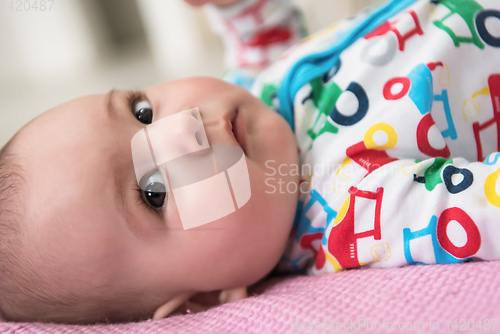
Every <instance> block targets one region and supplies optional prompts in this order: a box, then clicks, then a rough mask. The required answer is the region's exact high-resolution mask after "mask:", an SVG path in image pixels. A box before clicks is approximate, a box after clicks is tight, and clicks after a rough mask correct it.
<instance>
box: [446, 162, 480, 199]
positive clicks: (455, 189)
mask: <svg viewBox="0 0 500 334" xmlns="http://www.w3.org/2000/svg"><path fill="white" fill-rule="evenodd" d="M457 174H462V176H463V177H464V178H463V180H462V181H461V182H460V183H459V184H457V185H455V184H453V182H452V178H453V175H457ZM443 181H444V184H445V185H446V189H448V192H449V193H450V194H458V193H460V192H462V191H464V190H466V189H467V188H469V187H470V186H471V185H472V183H473V182H474V176H473V174H472V172H471V171H470V170H468V169H467V168H457V167H455V166H453V165H448V166H446V168H445V169H444V170H443Z"/></svg>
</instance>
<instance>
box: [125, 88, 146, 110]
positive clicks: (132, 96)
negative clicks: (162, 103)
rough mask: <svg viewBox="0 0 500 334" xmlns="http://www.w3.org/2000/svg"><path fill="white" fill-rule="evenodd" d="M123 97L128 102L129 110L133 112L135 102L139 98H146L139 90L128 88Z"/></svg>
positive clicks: (139, 99) (138, 100)
mask: <svg viewBox="0 0 500 334" xmlns="http://www.w3.org/2000/svg"><path fill="white" fill-rule="evenodd" d="M126 94H127V95H125V99H126V101H127V102H128V105H129V108H130V110H132V112H134V106H135V104H136V103H137V102H140V101H141V100H146V97H145V96H144V94H143V93H142V92H141V91H138V90H129V91H127V92H126Z"/></svg>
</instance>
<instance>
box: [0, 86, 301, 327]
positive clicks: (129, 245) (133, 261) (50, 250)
mask: <svg viewBox="0 0 500 334" xmlns="http://www.w3.org/2000/svg"><path fill="white" fill-rule="evenodd" d="M148 104H149V105H150V106H151V109H152V112H153V114H152V119H151V118H150V117H149V116H150V115H148V112H147V110H142V111H141V112H139V113H135V111H136V110H135V109H137V108H138V107H137V106H138V105H139V109H140V107H141V106H145V105H146V106H149V105H148ZM193 107H198V108H199V110H200V113H201V117H202V120H203V124H204V127H205V131H206V134H207V138H208V140H209V142H210V145H236V146H240V147H241V148H242V149H243V151H244V152H245V155H246V158H247V159H246V160H247V166H248V172H249V176H250V183H251V192H252V195H251V198H250V200H249V201H248V203H246V204H245V205H244V206H243V207H241V208H240V209H238V210H237V211H235V212H234V213H232V214H229V215H227V216H225V217H223V218H220V219H218V220H215V221H213V222H211V223H209V224H206V225H203V226H200V227H197V228H193V229H189V230H184V229H183V228H182V224H181V220H180V217H179V212H178V210H177V207H176V204H175V201H174V198H173V196H166V197H162V196H157V194H154V193H153V194H151V193H149V194H148V195H149V196H146V194H145V193H144V191H141V190H140V189H138V184H137V179H136V175H135V172H134V164H133V158H132V152H131V139H132V137H133V136H134V135H135V134H136V133H137V132H138V131H140V130H141V129H143V128H145V127H146V125H147V124H148V123H150V122H155V121H157V120H158V119H161V118H164V117H167V116H169V115H172V114H174V113H177V112H180V111H183V110H187V109H190V108H193ZM297 159H298V158H297V148H296V146H295V140H294V136H293V134H292V132H291V130H290V128H289V126H288V124H287V123H286V122H285V120H284V119H282V118H281V116H279V115H278V114H276V113H275V112H273V111H272V110H271V109H269V108H268V107H267V106H266V105H265V104H264V103H262V102H261V101H259V100H258V99H256V98H254V97H253V96H252V95H251V94H249V93H248V92H247V91H245V90H243V89H241V88H238V87H236V86H233V85H230V84H227V83H225V82H222V81H220V80H216V79H211V78H202V77H198V78H190V79H183V80H179V81H174V82H169V83H165V84H162V85H159V86H155V87H151V88H147V89H144V90H142V91H140V92H135V93H130V92H122V91H112V92H110V93H108V94H107V95H96V96H88V97H83V98H79V99H76V100H73V101H70V102H68V103H65V104H63V105H60V106H58V107H56V108H54V109H52V110H49V111H47V112H46V113H44V114H42V115H40V116H39V117H37V118H35V119H34V120H33V121H31V122H30V123H29V124H27V125H26V126H25V127H24V128H23V129H22V130H21V131H20V132H19V133H18V134H17V135H16V137H15V138H14V139H13V140H11V142H10V143H9V144H8V145H6V147H4V149H3V151H2V156H1V157H0V199H1V200H0V310H1V312H2V313H3V315H4V317H5V318H6V319H7V320H13V321H36V320H40V321H55V322H71V323H88V322H95V321H127V320H136V319H140V318H146V317H151V315H152V314H153V313H154V312H155V311H156V310H157V308H158V307H160V306H162V305H164V304H165V303H167V302H169V301H170V302H172V303H173V304H172V303H171V305H174V306H180V305H181V304H182V303H183V302H184V301H186V300H187V299H189V298H190V297H191V296H193V295H195V294H198V293H204V292H210V291H217V290H226V289H234V288H238V287H245V286H248V285H251V284H253V283H255V282H256V281H258V280H259V279H261V278H262V277H264V276H265V275H266V274H267V273H269V272H270V271H271V270H272V268H273V267H274V266H275V265H276V263H277V262H278V260H279V258H280V257H281V255H282V252H283V250H284V248H285V245H286V241H287V237H288V234H289V232H290V229H291V226H292V222H293V217H294V214H295V207H296V204H297V194H296V193H280V192H272V191H270V190H272V188H269V187H268V186H266V178H267V177H269V176H268V175H266V173H268V171H269V170H268V169H267V166H266V161H269V160H273V163H274V164H276V165H280V164H284V165H287V166H292V165H294V164H297ZM283 172H284V170H283ZM283 174H284V175H283V176H280V177H281V179H282V181H283V182H287V183H288V182H298V176H294V175H293V173H292V175H290V173H286V172H284V173H283ZM138 190H139V191H138Z"/></svg>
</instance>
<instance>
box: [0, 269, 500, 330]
mask: <svg viewBox="0 0 500 334" xmlns="http://www.w3.org/2000/svg"><path fill="white" fill-rule="evenodd" d="M259 289H260V292H261V294H259V295H257V296H254V297H250V298H247V299H244V300H241V301H238V302H235V303H231V304H226V305H223V306H220V307H217V308H213V309H211V310H209V311H207V312H204V313H198V314H193V315H186V316H177V317H173V318H169V319H164V320H161V321H147V322H142V323H133V324H126V325H108V326H64V325H49V324H37V323H35V324H11V323H0V333H23V334H29V333H61V334H62V333H64V334H70V333H71V334H73V333H103V334H110V333H296V332H323V331H321V330H319V329H317V330H316V331H304V330H302V331H294V330H293V329H292V324H298V325H297V326H300V323H297V322H294V323H292V321H293V319H297V321H298V322H314V321H317V322H323V321H324V320H325V319H326V320H328V321H329V322H331V321H332V320H333V322H334V323H337V322H343V323H345V322H349V325H348V326H350V321H351V319H352V320H353V322H357V321H358V319H363V320H368V321H370V322H372V323H374V325H375V322H380V323H381V322H382V321H384V322H385V323H386V326H387V325H388V324H387V323H388V322H391V323H392V324H393V325H394V326H396V327H397V326H398V325H399V323H400V322H403V323H404V325H405V326H407V325H408V324H407V323H410V322H411V323H412V324H413V322H423V323H424V326H425V327H424V328H423V330H414V331H407V332H413V333H427V332H429V322H431V321H432V322H434V323H435V322H437V321H438V320H439V331H435V332H436V333H453V332H455V330H453V328H452V327H451V325H452V324H453V320H454V319H458V320H459V321H460V319H465V320H466V321H468V320H469V319H473V321H474V323H475V325H476V324H478V321H479V320H482V324H483V323H484V320H485V319H490V322H491V324H493V323H494V321H493V320H491V319H500V261H494V262H472V263H460V264H451V265H433V266H423V265H416V266H408V267H404V268H390V269H356V270H349V271H343V272H340V273H336V274H327V275H319V276H307V277H306V276H299V277H291V278H286V279H274V280H271V281H270V282H268V283H266V284H265V285H264V286H262V287H261V288H259ZM447 319H448V320H449V321H450V322H449V326H450V328H449V330H447V326H446V320H447ZM458 323H459V322H458ZM305 326H306V324H303V325H302V328H303V329H304V328H305ZM492 326H493V325H491V328H490V330H488V331H486V330H485V329H483V330H482V331H480V330H479V329H478V328H474V329H473V330H467V333H474V332H480V333H484V332H486V333H498V332H500V323H497V324H496V328H495V330H494V329H493V328H492ZM318 328H319V327H318ZM347 329H348V330H349V327H347ZM325 332H328V331H325ZM352 332H361V333H362V332H374V330H373V329H372V330H371V331H369V330H367V328H366V326H364V327H362V328H360V327H359V326H358V330H357V331H356V330H354V328H353V329H352ZM380 332H383V333H384V332H386V331H380Z"/></svg>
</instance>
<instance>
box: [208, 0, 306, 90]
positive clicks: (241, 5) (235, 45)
mask: <svg viewBox="0 0 500 334" xmlns="http://www.w3.org/2000/svg"><path fill="white" fill-rule="evenodd" d="M206 10H207V14H208V18H209V20H210V23H211V26H212V28H213V29H214V31H215V32H216V33H217V34H219V35H220V36H221V37H222V39H223V42H224V46H225V66H226V68H227V69H228V71H227V73H226V75H225V76H224V79H225V80H226V81H229V82H231V83H233V84H236V85H238V86H242V87H244V88H247V89H250V88H251V87H252V84H253V81H254V78H255V77H256V76H257V75H258V74H259V72H260V71H261V70H263V69H264V68H266V67H268V66H269V65H270V64H272V63H274V62H275V61H276V60H278V59H279V57H280V56H281V54H282V53H283V52H284V51H285V50H287V49H288V48H289V47H291V46H292V45H294V44H296V43H297V42H298V41H300V40H301V39H302V38H303V37H305V36H306V31H305V28H304V23H303V20H302V17H301V14H300V12H299V11H298V10H297V8H295V7H294V6H293V5H292V3H291V2H290V1H289V0H240V1H239V2H237V3H235V4H234V5H232V6H229V7H217V6H213V5H207V6H206Z"/></svg>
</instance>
